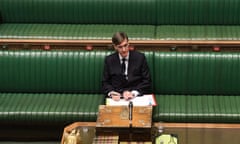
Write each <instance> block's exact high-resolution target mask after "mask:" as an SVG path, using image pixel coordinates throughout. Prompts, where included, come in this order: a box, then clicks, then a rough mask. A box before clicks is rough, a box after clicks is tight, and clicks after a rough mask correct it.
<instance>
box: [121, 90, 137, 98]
mask: <svg viewBox="0 0 240 144" xmlns="http://www.w3.org/2000/svg"><path fill="white" fill-rule="evenodd" d="M134 97H135V96H134V95H133V94H132V93H131V92H130V91H124V92H123V98H124V99H125V100H130V99H132V98H134Z"/></svg>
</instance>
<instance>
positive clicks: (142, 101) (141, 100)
mask: <svg viewBox="0 0 240 144" xmlns="http://www.w3.org/2000/svg"><path fill="white" fill-rule="evenodd" d="M130 101H132V102H133V106H156V105H157V103H156V100H155V96H154V95H153V94H149V95H143V96H139V97H135V98H133V99H131V100H124V99H120V101H114V100H113V99H111V98H106V105H109V106H121V105H128V104H129V102H130Z"/></svg>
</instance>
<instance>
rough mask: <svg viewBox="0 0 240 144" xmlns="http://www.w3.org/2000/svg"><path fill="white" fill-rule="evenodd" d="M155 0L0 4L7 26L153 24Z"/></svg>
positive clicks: (30, 0)
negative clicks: (24, 24)
mask: <svg viewBox="0 0 240 144" xmlns="http://www.w3.org/2000/svg"><path fill="white" fill-rule="evenodd" d="M155 4H156V3H155V0H147V1H142V0H105V1H102V0H1V5H0V12H1V13H2V18H3V22H5V23H15V22H16V23H80V24H121V23H122V24H152V23H155V19H156V12H155V11H156V7H155V6H156V5H155Z"/></svg>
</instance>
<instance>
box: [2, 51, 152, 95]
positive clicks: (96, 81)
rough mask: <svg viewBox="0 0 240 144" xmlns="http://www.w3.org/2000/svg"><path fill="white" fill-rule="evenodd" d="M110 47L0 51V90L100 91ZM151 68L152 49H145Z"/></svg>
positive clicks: (48, 91)
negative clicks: (94, 49)
mask: <svg viewBox="0 0 240 144" xmlns="http://www.w3.org/2000/svg"><path fill="white" fill-rule="evenodd" d="M112 52H113V51H0V67H1V68H2V69H1V71H0V79H1V82H0V92H34V93H37V92H45V93H82V94H84V93H86V94H87V93H91V94H94V93H97V94H99V93H101V80H102V71H103V63H104V58H105V56H107V55H109V54H110V53H112ZM146 58H147V60H148V61H149V63H150V68H152V66H153V65H152V62H151V61H152V59H153V53H152V52H146Z"/></svg>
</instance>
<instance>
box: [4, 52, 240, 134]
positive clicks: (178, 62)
mask: <svg viewBox="0 0 240 144" xmlns="http://www.w3.org/2000/svg"><path fill="white" fill-rule="evenodd" d="M143 52H144V53H145V55H146V58H147V61H148V63H149V67H150V72H151V76H152V92H153V93H154V94H155V95H156V100H157V103H158V105H157V106H156V107H154V110H153V117H152V118H153V122H160V121H161V122H198V123H199V122H200V123H238V122H239V119H240V107H239V106H238V104H239V103H240V97H239V96H240V95H239V94H240V85H239V84H238V83H239V81H240V75H239V74H240V68H239V66H240V63H239V62H240V54H239V53H230V52H222V53H216V52H159V51H143ZM110 53H112V51H101V50H98V51H83V50H71V51H70V50H55V51H54V50H52V51H39V50H22V51H19V50H2V51H0V67H1V71H0V79H1V81H0V101H1V103H0V126H1V128H2V129H1V131H4V130H8V131H9V129H13V131H14V130H16V131H18V132H19V131H21V130H23V129H24V130H25V131H28V130H29V129H30V130H32V129H33V127H36V126H41V125H43V127H44V128H48V126H51V128H49V129H52V130H54V129H55V130H56V127H57V128H58V129H59V128H63V127H64V126H66V125H67V124H70V123H72V122H76V121H86V122H94V121H96V119H97V115H98V106H99V105H102V104H104V95H103V94H101V77H102V70H103V62H104V58H105V56H106V55H109V54H110ZM12 125H15V126H17V127H14V128H12ZM26 125H27V126H28V130H27V128H26ZM53 125H54V126H56V127H55V128H53V127H52V126H53ZM31 126H32V127H31ZM9 127H10V128H9ZM30 130H29V131H30ZM1 131H0V132H1ZM44 132H46V131H43V133H44ZM49 132H50V131H49ZM0 138H1V137H0Z"/></svg>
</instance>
